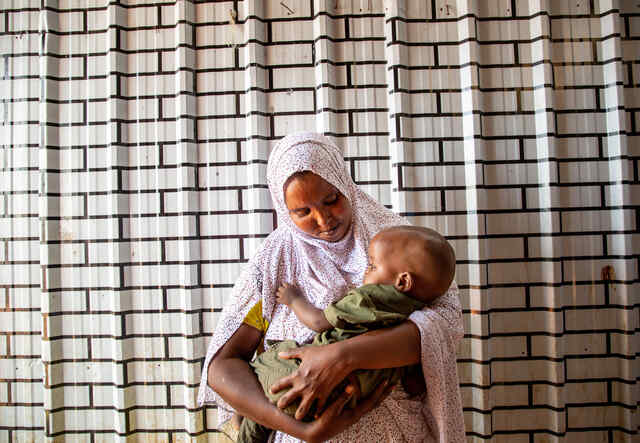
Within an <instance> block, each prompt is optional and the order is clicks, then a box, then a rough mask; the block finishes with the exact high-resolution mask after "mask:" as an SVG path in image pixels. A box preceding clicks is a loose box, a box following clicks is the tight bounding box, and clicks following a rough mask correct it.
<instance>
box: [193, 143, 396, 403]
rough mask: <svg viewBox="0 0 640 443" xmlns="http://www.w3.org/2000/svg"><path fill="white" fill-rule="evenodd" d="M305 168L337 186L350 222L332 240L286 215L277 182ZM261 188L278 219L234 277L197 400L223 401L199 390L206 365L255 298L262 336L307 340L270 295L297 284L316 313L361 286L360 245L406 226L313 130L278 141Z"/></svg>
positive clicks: (308, 334)
mask: <svg viewBox="0 0 640 443" xmlns="http://www.w3.org/2000/svg"><path fill="white" fill-rule="evenodd" d="M300 171H311V172H313V173H315V174H317V175H319V176H320V177H322V178H323V179H324V180H326V181H327V182H329V183H330V184H332V185H333V186H334V187H335V188H337V189H338V190H339V191H340V192H341V193H342V194H343V195H344V196H345V197H346V198H347V200H348V201H349V203H350V204H351V207H352V210H353V217H352V224H351V227H350V229H349V231H348V232H347V234H346V235H345V237H344V238H343V239H341V240H339V241H337V242H328V241H326V240H321V239H317V238H313V237H311V236H310V235H308V234H306V233H304V232H303V231H301V230H300V229H299V228H298V227H297V226H296V225H295V224H294V223H293V221H292V220H291V218H290V217H289V211H288V208H287V206H286V204H285V201H284V184H285V182H286V181H287V179H288V178H289V177H290V176H291V175H293V174H294V173H296V172H300ZM267 183H268V185H269V191H270V193H271V198H272V200H273V206H274V208H275V210H276V213H277V216H278V228H277V229H276V230H275V231H273V232H272V233H271V234H270V235H269V236H268V237H267V238H266V239H265V241H264V242H263V244H262V245H261V246H260V248H259V250H258V252H257V253H256V254H255V256H254V257H253V258H252V259H251V260H250V261H249V263H248V264H247V266H246V267H245V269H244V270H243V271H242V273H241V275H240V277H239V278H238V279H237V281H236V283H235V285H234V287H233V290H232V294H230V297H229V299H228V303H227V304H226V306H225V308H224V310H223V312H222V316H221V318H220V320H219V321H218V324H217V327H216V331H215V334H214V336H213V339H212V343H211V344H210V346H209V350H208V353H207V359H206V360H205V365H204V368H205V371H204V373H203V383H202V384H201V388H200V393H199V396H198V400H199V401H200V402H201V403H202V402H203V401H211V400H215V401H216V402H217V403H218V404H219V405H220V406H223V407H224V402H222V401H221V399H220V398H217V396H214V394H213V391H212V390H211V389H210V388H209V387H208V386H207V385H206V368H207V367H208V366H209V362H210V360H211V358H212V357H213V356H214V355H215V353H216V352H217V351H218V349H219V348H220V347H221V346H222V345H223V344H224V343H226V342H227V340H228V339H229V338H230V337H231V335H233V333H234V332H235V331H236V330H237V329H238V327H239V326H240V325H241V323H242V321H243V319H244V317H245V316H246V314H247V313H248V311H249V310H250V309H251V307H253V306H254V305H255V304H256V303H257V302H258V301H259V300H262V313H263V317H264V318H266V319H268V320H269V321H270V326H269V329H268V331H267V334H266V338H267V339H278V340H282V339H293V340H296V341H297V342H298V343H304V342H307V341H310V340H311V338H312V337H313V331H311V330H310V329H308V328H306V327H305V326H304V325H302V324H301V323H300V322H299V321H298V319H297V318H296V316H295V315H294V314H293V313H292V312H291V311H290V310H289V309H288V308H287V307H286V306H283V305H278V304H276V303H275V293H276V290H277V289H278V287H279V286H280V285H281V284H283V283H290V284H293V285H295V286H297V287H298V288H299V289H300V290H301V291H302V293H303V294H304V296H305V297H306V298H307V299H308V300H309V301H311V303H313V304H314V305H315V306H317V307H318V308H321V309H322V308H325V307H326V306H327V305H329V304H330V303H331V302H333V301H336V300H338V299H340V298H341V297H342V296H343V295H344V293H345V292H346V291H347V290H348V289H350V288H353V287H355V286H358V285H360V284H361V283H362V278H363V275H364V270H365V268H366V265H367V248H368V245H369V241H370V240H371V238H372V237H373V236H374V235H375V234H376V233H378V232H379V231H380V230H381V229H383V228H386V227H388V226H392V225H399V224H407V222H406V221H405V220H404V219H402V218H401V217H399V216H397V215H396V214H394V213H393V212H391V211H390V210H389V209H387V208H385V207H384V206H382V205H381V204H380V203H378V202H377V201H375V200H374V199H373V198H371V197H370V196H369V195H367V194H365V193H364V192H363V191H361V190H360V189H359V188H358V187H357V186H356V184H355V183H354V182H353V180H352V179H351V176H350V175H349V173H348V171H347V169H346V167H345V163H344V160H343V154H342V151H341V150H340V148H338V147H337V146H336V145H335V144H334V143H333V142H332V141H331V140H330V139H328V138H327V137H325V136H322V135H320V134H316V133H309V132H304V133H296V134H291V135H288V136H286V137H284V138H283V139H281V140H280V141H279V142H278V143H277V144H276V146H275V147H274V149H273V151H272V153H271V155H270V156H269V162H268V165H267Z"/></svg>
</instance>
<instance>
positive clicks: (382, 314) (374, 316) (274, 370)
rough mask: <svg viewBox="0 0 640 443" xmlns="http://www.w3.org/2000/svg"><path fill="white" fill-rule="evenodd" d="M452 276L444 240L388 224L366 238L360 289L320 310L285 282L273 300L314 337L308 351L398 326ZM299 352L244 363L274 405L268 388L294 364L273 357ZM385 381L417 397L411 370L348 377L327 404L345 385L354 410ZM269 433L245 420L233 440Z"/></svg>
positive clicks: (290, 410) (274, 350)
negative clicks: (366, 256)
mask: <svg viewBox="0 0 640 443" xmlns="http://www.w3.org/2000/svg"><path fill="white" fill-rule="evenodd" d="M454 273H455V254H454V252H453V248H451V246H450V245H449V243H447V241H446V240H445V239H444V237H442V236H441V235H440V234H438V233H437V232H436V231H434V230H432V229H427V228H421V227H416V226H395V227H392V228H388V229H385V230H383V231H380V232H379V233H378V234H377V235H376V236H374V237H373V239H372V240H371V243H370V244H369V265H368V266H367V270H366V272H365V275H364V281H363V285H362V286H360V287H359V288H356V289H352V290H350V291H349V292H348V293H347V294H346V295H345V296H344V297H343V298H342V299H340V300H339V301H337V302H335V303H332V304H331V305H330V306H329V307H327V308H326V309H325V310H324V311H323V310H320V309H318V308H316V307H315V306H313V305H312V304H311V303H309V302H308V301H307V300H306V299H305V298H304V296H303V295H302V294H300V292H299V291H298V290H297V289H296V288H294V287H292V286H289V285H287V284H285V285H283V286H281V287H280V288H279V289H278V292H277V301H278V302H279V303H282V304H285V305H287V306H288V307H289V308H290V309H291V310H292V311H293V312H294V313H295V314H296V316H297V317H298V319H299V320H300V322H302V323H303V324H304V325H305V326H307V327H308V328H310V329H312V330H314V331H316V332H318V334H317V335H316V336H315V338H314V340H313V343H312V344H311V345H307V346H319V345H326V344H329V343H333V342H336V341H340V340H345V339H347V338H350V337H353V336H355V335H359V334H362V333H364V332H367V331H370V330H373V329H380V328H385V327H389V326H393V325H396V324H399V323H401V322H403V321H404V320H406V319H407V317H408V316H409V315H410V314H411V313H412V312H414V311H418V310H421V309H422V308H423V307H424V306H426V305H428V304H430V303H432V302H433V301H434V300H436V299H437V298H438V297H440V296H441V295H443V294H444V293H445V292H446V291H447V289H449V286H450V285H451V282H452V280H453V276H454ZM298 346H299V345H298V344H297V343H296V342H295V341H293V340H287V341H283V342H280V343H278V344H276V345H274V346H272V347H271V348H270V349H268V350H267V351H265V352H263V353H262V354H260V355H258V356H257V357H256V358H255V360H254V361H252V362H251V366H252V367H253V369H254V372H255V373H256V376H257V377H258V380H259V381H260V384H261V385H262V387H263V389H264V392H265V394H266V395H267V397H268V398H269V399H270V400H271V401H272V402H274V403H275V402H277V400H278V399H279V398H280V397H281V396H282V395H283V394H284V393H285V392H286V390H284V391H280V392H278V393H276V394H272V393H271V392H270V387H271V385H272V384H273V383H274V382H275V381H277V380H279V379H280V378H282V377H284V376H287V375H289V374H291V373H293V372H294V371H295V370H296V369H297V368H298V365H299V361H297V360H296V359H280V358H279V357H278V353H279V352H281V351H285V350H288V349H292V348H296V347H298ZM411 370H413V376H412V375H411V374H412V372H411ZM416 375H417V377H416ZM386 380H388V381H389V382H390V383H396V382H398V381H399V380H402V382H403V386H404V387H405V390H407V392H408V393H409V394H414V393H417V392H420V391H424V379H423V376H422V371H421V369H420V367H419V366H417V365H414V366H412V367H410V368H407V367H403V368H389V369H377V370H359V371H355V372H354V373H353V374H352V377H351V378H350V380H348V381H344V382H343V383H342V384H340V385H338V386H337V387H336V388H335V389H334V391H333V398H335V397H337V395H339V393H340V392H342V391H344V389H345V388H346V386H347V384H351V385H352V386H353V387H354V388H355V391H354V393H353V395H352V400H351V401H352V403H351V407H353V406H354V405H355V403H356V402H357V401H358V399H359V398H362V397H366V396H367V395H369V394H370V393H371V392H372V391H373V390H374V389H375V388H376V387H377V386H379V384H380V383H382V382H384V381H386ZM416 385H418V387H416ZM412 391H413V392H412ZM331 400H332V398H330V399H329V402H330V401H331ZM297 407H298V404H291V405H289V406H287V408H285V409H284V411H285V412H286V413H287V414H289V415H292V416H293V415H294V414H295V411H296V409H297ZM318 412H319V411H310V412H309V413H308V414H307V416H306V417H305V418H304V420H312V419H313V416H314V415H315V414H316V413H318ZM237 419H238V418H237V417H236V420H237ZM270 432H271V430H270V429H268V428H266V427H264V426H262V425H259V424H257V423H255V422H253V421H251V420H249V419H247V418H244V420H242V423H241V425H240V432H239V434H238V437H237V441H238V442H245V443H246V442H266V441H267V439H268V437H269V433H270Z"/></svg>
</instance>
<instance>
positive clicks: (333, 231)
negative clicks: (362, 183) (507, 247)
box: [284, 172, 353, 242]
mask: <svg viewBox="0 0 640 443" xmlns="http://www.w3.org/2000/svg"><path fill="white" fill-rule="evenodd" d="M284 201H285V204H286V205H287V208H288V209H289V216H290V217H291V220H292V221H293V223H295V225H296V226H297V227H298V228H300V229H301V230H302V231H304V232H305V233H307V234H309V235H310V236H312V237H314V238H318V239H321V240H326V241H330V242H336V241H338V240H341V239H342V238H343V237H344V236H345V235H346V234H347V232H348V231H349V227H350V226H351V219H352V216H353V212H352V209H351V204H350V203H349V201H348V200H347V199H346V197H345V196H344V195H342V194H341V193H340V191H338V190H337V189H336V188H335V187H334V186H333V185H332V184H330V183H329V182H327V181H326V180H324V179H323V178H322V177H320V176H318V175H316V174H314V173H312V172H305V173H303V174H301V175H296V176H294V177H293V178H292V179H290V180H289V182H288V183H286V184H285V189H284Z"/></svg>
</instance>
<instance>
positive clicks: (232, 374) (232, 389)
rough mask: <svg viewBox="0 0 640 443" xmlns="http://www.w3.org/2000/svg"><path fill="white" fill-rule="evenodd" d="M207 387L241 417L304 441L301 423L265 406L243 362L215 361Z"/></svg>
mask: <svg viewBox="0 0 640 443" xmlns="http://www.w3.org/2000/svg"><path fill="white" fill-rule="evenodd" d="M208 382H209V386H211V388H212V389H213V390H214V391H216V392H217V393H218V394H219V395H220V396H221V397H222V398H224V400H225V401H226V402H227V403H229V404H230V405H231V406H233V408H234V409H235V410H236V411H237V412H238V413H239V414H241V415H243V416H244V417H248V418H250V419H252V420H253V421H255V422H257V423H260V424H262V425H264V426H267V427H269V428H271V429H277V430H280V431H283V432H285V433H287V434H290V435H293V436H295V437H298V438H303V439H304V438H305V435H304V426H303V423H301V422H299V421H297V420H295V419H293V418H292V417H289V416H288V415H286V414H285V413H283V412H282V411H281V410H280V409H278V408H277V407H276V406H275V405H274V404H272V403H271V402H269V400H268V399H267V397H266V396H265V395H264V392H263V391H262V387H261V386H260V384H259V383H258V380H257V379H256V376H255V374H254V373H253V371H251V368H250V367H249V365H248V364H247V362H246V361H245V360H243V359H241V358H216V359H214V360H213V361H212V362H211V365H210V366H209V371H208Z"/></svg>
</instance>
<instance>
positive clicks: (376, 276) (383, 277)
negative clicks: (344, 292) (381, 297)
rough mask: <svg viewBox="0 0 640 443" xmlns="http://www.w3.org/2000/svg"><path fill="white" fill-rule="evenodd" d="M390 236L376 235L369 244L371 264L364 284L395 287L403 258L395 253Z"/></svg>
mask: <svg viewBox="0 0 640 443" xmlns="http://www.w3.org/2000/svg"><path fill="white" fill-rule="evenodd" d="M386 237H389V236H384V235H376V236H375V237H374V238H373V240H371V243H370V244H369V264H368V266H367V270H366V271H365V273H364V280H363V284H365V285H370V284H378V285H394V284H395V283H396V279H397V277H398V274H399V273H400V272H401V271H400V266H399V265H400V264H401V261H402V260H401V256H402V254H399V253H398V251H394V248H393V244H392V243H393V240H392V239H390V238H386Z"/></svg>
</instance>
